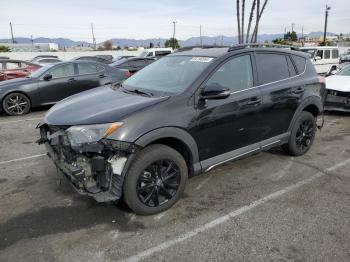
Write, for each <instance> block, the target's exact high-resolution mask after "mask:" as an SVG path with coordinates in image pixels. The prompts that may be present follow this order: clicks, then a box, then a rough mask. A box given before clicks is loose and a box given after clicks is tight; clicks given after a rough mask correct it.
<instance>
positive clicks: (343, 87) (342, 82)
mask: <svg viewBox="0 0 350 262" xmlns="http://www.w3.org/2000/svg"><path fill="white" fill-rule="evenodd" d="M326 88H327V89H331V90H336V91H340V92H350V76H340V75H334V76H330V77H327V78H326Z"/></svg>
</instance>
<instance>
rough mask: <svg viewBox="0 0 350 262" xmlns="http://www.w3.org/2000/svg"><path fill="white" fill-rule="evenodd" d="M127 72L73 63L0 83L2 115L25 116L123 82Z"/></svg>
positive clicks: (82, 62) (66, 63)
mask: <svg viewBox="0 0 350 262" xmlns="http://www.w3.org/2000/svg"><path fill="white" fill-rule="evenodd" d="M124 78H125V76H124V74H123V72H121V71H120V70H118V69H116V68H113V67H111V66H108V65H106V64H102V63H97V62H90V61H79V60H76V61H69V62H61V63H57V64H53V65H47V66H44V67H42V68H40V69H38V70H37V71H35V72H33V73H31V74H30V75H28V76H27V77H26V78H18V79H13V80H9V81H4V82H1V83H0V101H1V107H0V112H1V111H4V112H5V113H6V114H8V115H23V114H26V113H28V112H29V110H30V109H31V108H32V107H37V106H42V105H49V104H55V103H56V102H58V101H60V100H62V99H64V98H66V97H68V96H71V95H74V94H77V93H79V92H82V91H85V90H88V89H91V88H95V87H98V86H103V85H106V84H111V83H116V82H120V81H122V80H123V79H124Z"/></svg>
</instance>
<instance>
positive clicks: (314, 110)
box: [303, 105, 320, 117]
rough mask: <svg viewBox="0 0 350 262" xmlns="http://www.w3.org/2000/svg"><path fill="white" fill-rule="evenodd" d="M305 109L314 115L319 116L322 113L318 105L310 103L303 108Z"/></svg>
mask: <svg viewBox="0 0 350 262" xmlns="http://www.w3.org/2000/svg"><path fill="white" fill-rule="evenodd" d="M303 111H306V112H309V113H311V114H312V115H313V116H314V117H317V116H318V115H319V114H320V111H319V110H318V108H317V106H316V105H308V106H307V107H305V108H304V109H303Z"/></svg>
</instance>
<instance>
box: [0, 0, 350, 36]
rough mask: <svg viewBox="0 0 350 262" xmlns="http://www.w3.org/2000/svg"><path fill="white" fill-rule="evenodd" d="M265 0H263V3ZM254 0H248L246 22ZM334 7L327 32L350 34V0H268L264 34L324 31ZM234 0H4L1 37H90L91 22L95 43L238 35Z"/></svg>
mask: <svg viewBox="0 0 350 262" xmlns="http://www.w3.org/2000/svg"><path fill="white" fill-rule="evenodd" d="M263 1H264V0H261V2H263ZM251 2H252V0H246V6H247V7H246V21H248V16H249V12H250V10H249V9H250V6H251ZM326 4H328V5H329V6H331V7H332V9H331V11H330V16H329V26H328V31H329V32H334V33H341V32H342V33H350V4H349V0H288V1H287V0H268V4H267V6H266V10H265V12H264V14H263V17H262V20H261V22H260V33H266V34H274V33H282V32H284V30H285V28H287V30H290V29H291V25H292V24H295V26H294V28H295V30H296V31H297V32H301V30H302V28H304V32H313V31H323V27H324V10H325V6H326ZM235 5H236V1H235V0H176V1H174V0H157V1H156V0H147V1H145V0H102V1H95V0H54V1H47V0H14V1H9V0H0V39H1V38H10V37H11V34H10V28H9V23H10V22H12V24H13V31H14V36H15V37H30V36H31V35H32V36H33V38H36V37H51V38H55V37H64V38H70V39H72V40H82V41H89V42H91V41H92V40H91V39H92V36H91V23H93V24H94V31H95V36H96V40H97V42H102V41H105V40H107V39H111V38H133V39H147V38H169V37H171V36H172V34H173V23H172V22H173V21H176V37H177V38H178V39H181V40H185V39H187V38H190V37H192V36H198V35H199V27H200V24H201V25H202V34H203V35H206V36H217V35H226V36H233V35H237V22H236V6H235Z"/></svg>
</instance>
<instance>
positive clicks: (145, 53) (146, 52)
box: [139, 51, 149, 57]
mask: <svg viewBox="0 0 350 262" xmlns="http://www.w3.org/2000/svg"><path fill="white" fill-rule="evenodd" d="M148 54H149V52H148V51H143V52H142V53H141V54H140V55H139V57H147V56H148Z"/></svg>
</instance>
